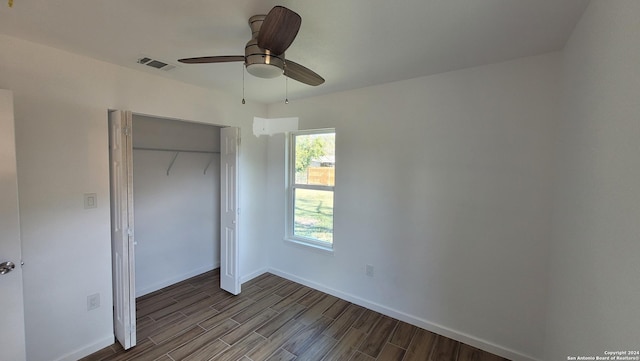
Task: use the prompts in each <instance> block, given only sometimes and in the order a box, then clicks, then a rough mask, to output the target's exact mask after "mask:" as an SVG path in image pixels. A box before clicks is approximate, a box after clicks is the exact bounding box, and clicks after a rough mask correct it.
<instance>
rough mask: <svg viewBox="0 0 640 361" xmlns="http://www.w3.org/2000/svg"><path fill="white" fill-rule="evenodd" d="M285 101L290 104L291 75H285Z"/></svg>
mask: <svg viewBox="0 0 640 361" xmlns="http://www.w3.org/2000/svg"><path fill="white" fill-rule="evenodd" d="M284 103H285V104H289V77H287V76H285V77H284Z"/></svg>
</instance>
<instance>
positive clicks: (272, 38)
mask: <svg viewBox="0 0 640 361" xmlns="http://www.w3.org/2000/svg"><path fill="white" fill-rule="evenodd" d="M300 24H302V18H301V17H300V15H298V14H297V13H295V12H294V11H291V10H289V9H287V8H285V7H283V6H276V7H274V8H273V9H271V11H269V14H267V17H265V18H264V21H263V22H262V26H261V27H260V32H259V33H258V46H259V47H261V48H262V49H268V50H269V51H271V52H272V53H274V54H275V55H280V54H283V53H284V51H285V50H287V48H289V46H290V45H291V43H292V42H293V39H295V38H296V35H298V30H300Z"/></svg>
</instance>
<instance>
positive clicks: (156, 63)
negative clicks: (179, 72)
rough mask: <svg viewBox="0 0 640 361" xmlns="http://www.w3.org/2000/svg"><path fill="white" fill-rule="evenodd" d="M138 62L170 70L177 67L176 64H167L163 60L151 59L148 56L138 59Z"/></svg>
mask: <svg viewBox="0 0 640 361" xmlns="http://www.w3.org/2000/svg"><path fill="white" fill-rule="evenodd" d="M138 64H142V65H146V66H150V67H152V68H156V69H160V70H164V71H169V70H171V69H173V68H175V65H171V64H167V63H165V62H163V61H160V60H155V59H151V58H148V57H144V58H140V59H138Z"/></svg>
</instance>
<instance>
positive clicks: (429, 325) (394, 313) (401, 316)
mask: <svg viewBox="0 0 640 361" xmlns="http://www.w3.org/2000/svg"><path fill="white" fill-rule="evenodd" d="M266 271H267V272H270V273H272V274H274V275H277V276H280V277H283V278H286V279H288V280H290V281H293V282H297V283H300V284H303V285H305V286H308V287H311V288H313V289H316V290H318V291H322V292H324V293H328V294H330V295H333V296H336V297H338V298H342V299H343V300H346V301H349V302H351V303H354V304H356V305H358V306H362V307H365V308H368V309H370V310H373V311H376V312H379V313H381V314H383V315H386V316H389V317H393V318H395V319H398V320H400V321H404V322H406V323H410V324H412V325H415V326H418V327H421V328H424V329H425V330H427V331H431V332H433V333H437V334H438V335H442V336H445V337H448V338H451V339H453V340H456V341H460V342H462V343H466V344H467V345H470V346H473V347H476V348H479V349H481V350H484V351H487V352H491V353H493V354H496V355H498V356H501V357H504V358H507V359H509V360H513V361H539V360H538V359H536V358H534V357H531V356H528V355H525V354H522V353H520V352H517V351H514V350H511V349H509V348H506V347H502V346H499V345H496V344H494V343H491V342H489V341H486V340H483V339H481V338H478V337H475V336H471V335H468V334H466V333H464V332H459V331H456V330H453V329H451V328H448V327H445V326H442V325H439V324H436V323H433V322H430V321H428V320H425V319H422V318H419V317H416V316H413V315H409V314H407V313H404V312H402V311H398V310H395V309H393V308H390V307H387V306H384V305H381V304H378V303H375V302H371V301H368V300H365V299H363V298H360V297H358V296H354V295H352V294H350V293H346V292H342V291H338V290H336V289H333V288H330V287H327V286H325V285H322V284H320V283H317V282H314V281H310V280H308V279H305V278H301V277H298V276H296V275H292V274H290V273H287V272H284V271H281V270H278V269H275V268H269V269H267V270H266Z"/></svg>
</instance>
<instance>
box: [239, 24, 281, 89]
mask: <svg viewBox="0 0 640 361" xmlns="http://www.w3.org/2000/svg"><path fill="white" fill-rule="evenodd" d="M265 17H266V15H254V16H252V17H251V18H249V27H251V35H252V36H251V40H249V42H248V43H247V45H246V46H245V48H244V56H245V65H246V67H247V71H248V72H249V74H251V75H254V76H257V77H259V78H267V79H270V78H276V77H278V76H280V75H282V74H283V73H284V54H278V55H276V54H273V53H271V51H270V50H268V49H262V48H260V47H259V46H258V33H259V32H260V28H261V27H262V22H263V21H264V18H265Z"/></svg>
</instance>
